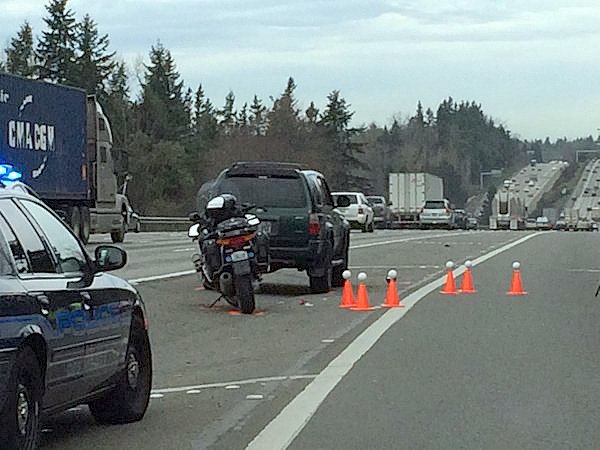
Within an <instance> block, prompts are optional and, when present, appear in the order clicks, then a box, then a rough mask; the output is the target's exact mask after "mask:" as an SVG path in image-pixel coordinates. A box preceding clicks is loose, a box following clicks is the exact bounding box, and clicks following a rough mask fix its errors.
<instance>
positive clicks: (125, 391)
mask: <svg viewBox="0 0 600 450" xmlns="http://www.w3.org/2000/svg"><path fill="white" fill-rule="evenodd" d="M151 387H152V357H151V354H150V344H149V341H148V335H147V333H146V331H145V330H144V328H143V325H142V324H141V321H140V320H138V319H135V320H134V324H133V327H132V332H131V337H130V341H129V349H128V350H127V359H126V367H125V371H124V372H123V373H122V374H121V375H120V377H119V383H118V385H117V386H116V388H115V389H114V390H112V391H111V392H109V393H108V394H107V395H106V396H104V397H102V398H100V399H98V400H95V401H93V402H91V403H90V404H89V407H90V411H91V412H92V415H93V416H94V418H95V419H96V421H97V422H99V423H107V424H119V423H129V422H136V421H138V420H141V419H142V417H144V414H145V413H146V409H147V408H148V402H149V400H150V389H151Z"/></svg>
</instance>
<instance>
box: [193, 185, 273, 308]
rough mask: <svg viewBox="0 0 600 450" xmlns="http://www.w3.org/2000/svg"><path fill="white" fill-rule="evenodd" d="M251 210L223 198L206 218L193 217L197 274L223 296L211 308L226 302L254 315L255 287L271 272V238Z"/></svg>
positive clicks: (208, 207)
mask: <svg viewBox="0 0 600 450" xmlns="http://www.w3.org/2000/svg"><path fill="white" fill-rule="evenodd" d="M252 208H254V205H248V204H243V205H239V204H238V201H237V199H236V197H235V196H233V195H231V194H221V195H218V196H216V197H214V198H213V199H211V200H210V201H209V202H208V203H207V204H206V207H205V210H204V217H202V216H201V215H200V214H199V213H197V212H195V213H192V214H190V220H191V221H192V222H194V224H193V225H192V226H191V227H190V229H189V232H188V236H189V237H190V238H192V240H193V241H194V242H198V249H199V251H200V253H199V254H194V255H193V256H192V261H193V263H194V266H195V267H196V272H198V273H199V274H200V276H201V278H202V282H203V284H204V287H205V288H207V289H209V290H215V291H218V292H219V293H220V294H221V296H220V297H219V298H217V299H216V300H215V301H214V302H213V303H212V304H211V305H210V306H211V307H212V306H214V305H215V304H216V303H217V302H218V301H219V300H220V299H221V298H223V299H225V300H226V301H227V302H228V303H229V304H231V305H232V306H234V307H235V308H238V309H239V310H240V311H241V312H242V313H244V314H251V313H252V312H253V311H254V308H255V301H254V283H255V282H258V281H260V274H261V273H266V272H267V271H268V266H269V263H268V260H269V249H268V240H269V237H268V233H266V230H265V229H263V228H262V227H261V221H260V219H259V218H258V217H257V216H256V215H254V214H250V213H249V211H250V210H251V209H252Z"/></svg>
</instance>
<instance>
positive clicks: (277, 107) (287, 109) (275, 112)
mask: <svg viewBox="0 0 600 450" xmlns="http://www.w3.org/2000/svg"><path fill="white" fill-rule="evenodd" d="M295 90H296V83H295V82H294V79H293V78H291V77H290V78H289V79H288V82H287V85H286V87H285V90H284V91H283V93H282V94H281V96H280V97H279V98H278V99H277V100H275V101H274V102H273V108H272V109H271V111H270V112H269V114H268V123H269V125H268V134H270V135H273V136H278V137H283V136H288V137H295V136H296V135H297V134H298V132H299V129H300V117H299V111H298V108H297V103H298V102H297V101H296V99H295V98H294V91H295Z"/></svg>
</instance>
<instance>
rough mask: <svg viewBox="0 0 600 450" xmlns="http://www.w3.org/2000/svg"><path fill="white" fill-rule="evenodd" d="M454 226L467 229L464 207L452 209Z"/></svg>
mask: <svg viewBox="0 0 600 450" xmlns="http://www.w3.org/2000/svg"><path fill="white" fill-rule="evenodd" d="M454 226H455V227H456V228H462V229H463V230H466V229H467V213H466V211H465V210H464V209H455V210H454Z"/></svg>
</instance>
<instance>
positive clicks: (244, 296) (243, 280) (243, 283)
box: [233, 275, 255, 314]
mask: <svg viewBox="0 0 600 450" xmlns="http://www.w3.org/2000/svg"><path fill="white" fill-rule="evenodd" d="M233 282H234V284H235V297H236V299H237V301H238V307H239V308H240V311H241V312H242V314H252V313H253V312H254V308H255V302H254V286H253V285H252V275H243V276H238V277H234V280H233Z"/></svg>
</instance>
